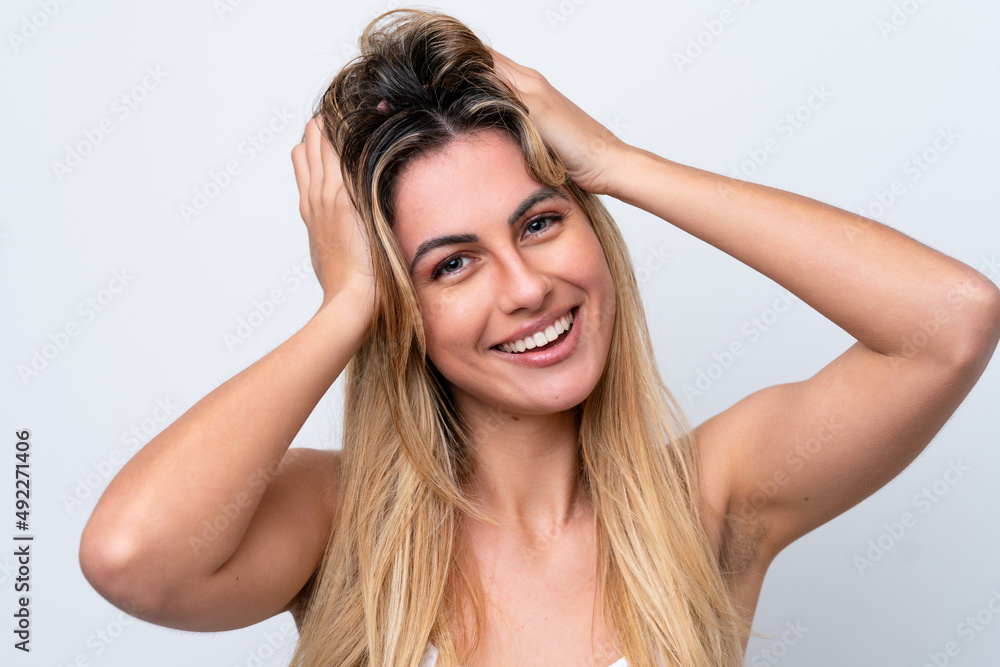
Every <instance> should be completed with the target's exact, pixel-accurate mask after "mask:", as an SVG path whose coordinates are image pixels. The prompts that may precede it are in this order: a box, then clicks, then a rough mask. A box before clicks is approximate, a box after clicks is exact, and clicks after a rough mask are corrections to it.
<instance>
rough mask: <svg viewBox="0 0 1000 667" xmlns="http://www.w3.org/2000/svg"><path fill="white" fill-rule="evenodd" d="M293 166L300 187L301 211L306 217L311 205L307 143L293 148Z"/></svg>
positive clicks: (296, 182) (296, 181)
mask: <svg viewBox="0 0 1000 667" xmlns="http://www.w3.org/2000/svg"><path fill="white" fill-rule="evenodd" d="M292 168H293V169H294V170H295V184H296V185H297V186H298V188H299V212H300V213H302V217H303V218H305V217H306V213H307V212H308V205H309V165H308V164H307V163H306V146H305V144H295V146H294V147H293V148H292Z"/></svg>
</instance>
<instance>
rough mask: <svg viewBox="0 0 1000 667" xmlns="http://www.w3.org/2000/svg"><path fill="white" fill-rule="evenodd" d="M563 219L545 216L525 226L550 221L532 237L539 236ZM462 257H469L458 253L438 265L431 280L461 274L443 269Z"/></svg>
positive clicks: (558, 216) (460, 270) (459, 271)
mask: <svg viewBox="0 0 1000 667" xmlns="http://www.w3.org/2000/svg"><path fill="white" fill-rule="evenodd" d="M562 219H563V216H561V215H557V214H551V215H543V216H540V217H537V218H532V219H531V220H529V221H528V222H526V223H525V224H524V227H525V228H527V227H529V226H530V225H532V224H534V223H536V222H541V221H542V220H546V221H548V222H549V224H548V225H546V226H545V229H542V230H541V231H538V232H535V233H534V234H532V236H538V235H539V234H544V233H545V232H546V231H547V230H548V229H549V228H550V227H551V226H552V223H555V222H561V221H562ZM462 257H467V255H466V254H465V253H457V254H454V255H451V256H450V257H448V258H447V259H444V260H442V261H441V263H440V264H438V265H437V266H435V267H434V270H433V271H432V272H431V280H437V279H438V276H440V275H441V274H442V273H446V274H448V275H455V274H457V273H461V272H462V269H461V268H460V269H458V270H457V271H443V269H444V267H445V265H447V264H448V263H450V262H451V261H453V260H456V259H460V258H462ZM463 268H464V267H463Z"/></svg>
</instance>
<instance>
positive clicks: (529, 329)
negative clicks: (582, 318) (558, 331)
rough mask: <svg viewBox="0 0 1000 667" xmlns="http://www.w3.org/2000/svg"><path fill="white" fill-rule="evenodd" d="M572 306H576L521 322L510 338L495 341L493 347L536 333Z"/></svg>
mask: <svg viewBox="0 0 1000 667" xmlns="http://www.w3.org/2000/svg"><path fill="white" fill-rule="evenodd" d="M573 308H576V306H573V307H571V308H565V309H563V310H557V311H554V312H551V313H549V314H548V315H540V316H539V317H536V318H535V319H533V320H529V321H527V322H525V323H524V324H522V325H521V326H520V327H519V328H518V329H517V331H515V332H514V334H513V335H512V336H511V337H510V338H506V339H504V340H503V341H502V342H499V343H497V344H496V345H494V346H493V347H499V346H500V345H503V344H504V343H513V342H515V341H519V340H521V339H522V338H527V337H528V336H531V335H533V334H536V333H538V332H539V331H545V330H546V329H547V328H549V327H550V326H552V325H553V324H555V322H556V320H558V319H559V318H561V317H563V316H565V315H568V314H569V312H570V311H571V310H573Z"/></svg>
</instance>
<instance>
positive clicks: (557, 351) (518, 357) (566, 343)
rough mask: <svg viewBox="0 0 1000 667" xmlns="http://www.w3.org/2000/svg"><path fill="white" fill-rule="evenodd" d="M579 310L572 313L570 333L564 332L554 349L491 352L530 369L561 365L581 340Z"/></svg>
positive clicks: (573, 310)
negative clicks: (515, 352)
mask: <svg viewBox="0 0 1000 667" xmlns="http://www.w3.org/2000/svg"><path fill="white" fill-rule="evenodd" d="M579 310H580V307H579V306H577V307H575V308H573V309H572V310H571V311H570V312H572V313H573V323H572V324H571V325H570V328H569V331H568V332H564V333H565V335H564V336H563V337H562V338H560V339H558V340H557V341H556V344H555V345H554V346H552V347H547V348H545V349H544V350H525V351H524V352H518V353H517V354H514V353H511V352H504V351H503V350H499V349H496V348H492V347H491V348H490V352H492V353H494V354H499V355H500V356H501V357H503V359H504V360H505V361H510V362H513V363H515V364H520V365H521V366H527V367H528V368H544V367H546V366H551V365H552V364H556V363H559V362H560V361H562V360H563V359H565V358H566V357H568V356H569V355H571V354H573V351H574V350H575V349H576V346H577V343H578V342H579V340H580V326H579V324H580V318H579Z"/></svg>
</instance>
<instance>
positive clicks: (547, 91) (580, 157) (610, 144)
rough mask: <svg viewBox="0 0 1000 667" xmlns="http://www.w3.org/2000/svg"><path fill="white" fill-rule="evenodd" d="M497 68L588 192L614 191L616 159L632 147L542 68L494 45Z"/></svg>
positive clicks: (576, 179) (555, 150) (572, 175)
mask: <svg viewBox="0 0 1000 667" xmlns="http://www.w3.org/2000/svg"><path fill="white" fill-rule="evenodd" d="M486 48H487V49H489V52H490V54H491V55H492V56H493V61H494V63H495V66H496V71H497V73H498V74H500V76H501V77H503V78H504V79H506V80H507V83H508V84H510V86H511V88H513V89H514V91H515V92H517V94H518V96H519V97H520V98H521V100H522V101H523V102H524V103H525V104H526V105H527V106H528V113H529V116H530V117H531V120H532V121H533V122H534V123H535V126H536V127H537V128H538V131H539V132H540V133H541V135H542V139H544V141H545V143H546V144H547V145H548V146H549V147H550V148H551V149H552V150H553V151H554V152H555V154H556V155H558V156H559V159H561V160H562V161H563V164H565V165H566V170H567V171H568V172H569V176H570V178H572V179H573V182H575V183H576V184H577V185H578V186H580V187H581V188H582V189H584V190H586V191H587V192H592V193H594V194H609V191H610V186H611V178H612V176H613V171H614V163H615V161H616V160H618V159H619V158H620V157H621V155H622V154H623V153H625V152H626V151H627V150H628V148H629V146H628V144H626V143H625V142H623V141H622V140H621V139H619V138H618V137H616V136H615V135H614V133H613V132H611V130H609V129H607V128H606V127H604V126H603V125H601V124H600V123H598V122H597V121H596V120H594V119H593V118H591V117H590V116H589V115H587V113H586V112H585V111H584V110H583V109H581V108H580V107H578V106H577V105H575V104H574V103H573V102H571V101H570V100H569V98H567V97H566V96H565V95H563V94H562V93H560V92H559V91H558V90H556V89H555V88H554V87H553V86H552V84H550V83H549V82H548V80H547V79H546V78H545V77H544V76H542V75H541V74H540V73H539V72H538V71H537V70H534V69H531V68H530V67H525V66H523V65H519V64H517V63H515V62H514V61H513V60H511V59H510V58H508V57H507V56H505V55H503V54H501V53H498V52H497V51H495V50H493V49H492V48H490V47H488V46H487V47H486Z"/></svg>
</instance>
